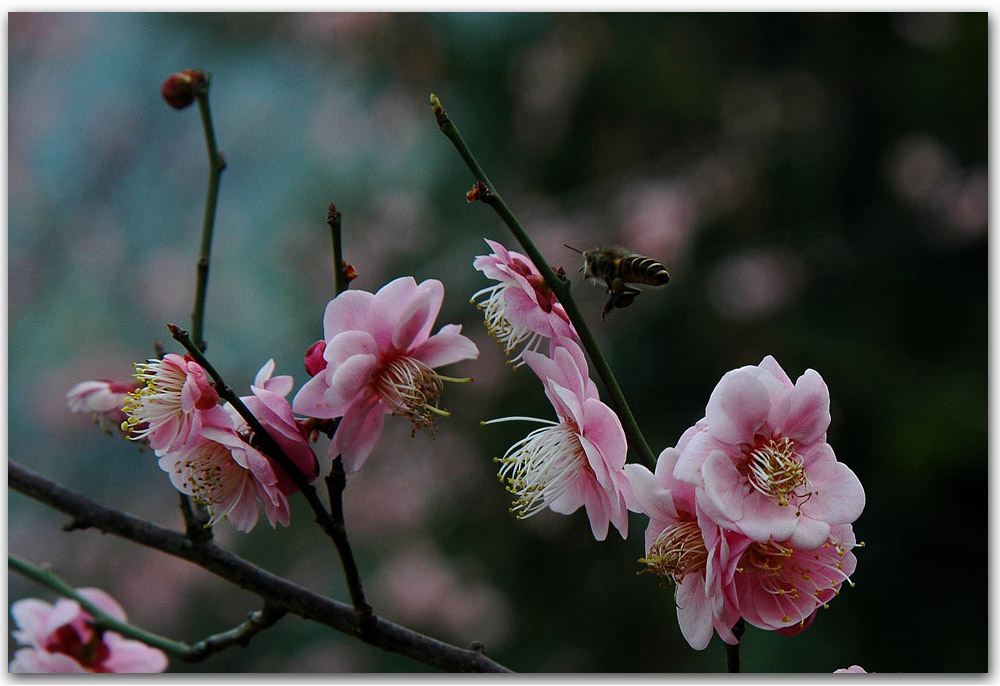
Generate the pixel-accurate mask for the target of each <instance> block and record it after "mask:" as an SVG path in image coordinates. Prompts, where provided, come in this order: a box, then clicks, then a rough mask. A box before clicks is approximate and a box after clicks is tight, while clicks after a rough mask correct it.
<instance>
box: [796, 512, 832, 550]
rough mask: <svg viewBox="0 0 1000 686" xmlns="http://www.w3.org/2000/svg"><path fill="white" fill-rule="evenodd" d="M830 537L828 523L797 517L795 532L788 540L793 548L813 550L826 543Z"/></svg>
mask: <svg viewBox="0 0 1000 686" xmlns="http://www.w3.org/2000/svg"><path fill="white" fill-rule="evenodd" d="M829 537H830V525H829V524H827V523H826V522H821V521H819V520H818V519H810V518H809V517H799V518H798V519H797V520H796V526H795V532H794V533H792V535H791V538H789V539H788V542H789V543H790V544H791V545H792V547H793V548H801V549H802V550H813V549H815V548H818V547H820V546H821V545H823V544H824V543H826V539H828V538H829Z"/></svg>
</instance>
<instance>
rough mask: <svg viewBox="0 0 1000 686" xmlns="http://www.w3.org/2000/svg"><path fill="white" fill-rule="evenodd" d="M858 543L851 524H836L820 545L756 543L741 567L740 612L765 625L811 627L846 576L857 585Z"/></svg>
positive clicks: (738, 571)
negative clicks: (811, 546) (807, 547)
mask: <svg viewBox="0 0 1000 686" xmlns="http://www.w3.org/2000/svg"><path fill="white" fill-rule="evenodd" d="M856 545H857V542H856V540H855V538H854V530H853V529H852V528H851V525H850V524H841V525H838V526H834V527H831V529H830V536H829V538H828V539H827V540H826V542H824V543H823V544H822V545H820V546H819V547H817V548H814V549H806V548H803V547H800V546H796V545H794V544H793V543H791V542H789V541H781V542H777V541H769V542H767V543H758V542H756V541H755V542H753V543H751V544H750V545H749V546H748V547H747V548H746V550H745V551H744V552H743V554H742V556H741V557H740V560H739V563H738V564H737V567H736V576H735V583H736V594H737V597H738V599H739V608H740V614H741V615H742V616H743V618H744V619H746V621H748V622H749V623H750V624H753V625H754V626H756V627H759V628H761V629H779V630H780V629H789V628H792V627H799V628H801V629H805V628H806V627H807V626H808V625H809V623H811V621H812V619H813V617H814V615H815V613H816V611H817V610H818V609H819V608H821V607H826V603H827V602H829V601H830V600H831V599H832V598H833V597H834V596H836V595H837V594H838V593H839V592H840V587H841V585H842V584H843V583H844V582H845V581H846V582H847V583H848V584H850V585H853V583H852V582H851V580H850V576H851V574H852V573H853V572H854V568H855V567H856V566H857V558H856V557H855V556H854V553H852V552H851V550H852V549H853V548H854V547H856ZM783 633H797V632H795V631H794V630H793V631H791V632H789V631H785V632H783Z"/></svg>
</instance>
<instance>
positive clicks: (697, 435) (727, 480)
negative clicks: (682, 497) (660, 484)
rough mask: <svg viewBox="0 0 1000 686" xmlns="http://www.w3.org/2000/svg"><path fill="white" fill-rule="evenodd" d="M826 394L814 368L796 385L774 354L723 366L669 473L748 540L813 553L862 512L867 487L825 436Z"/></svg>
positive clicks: (708, 508) (827, 410) (827, 411)
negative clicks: (752, 363) (833, 530)
mask: <svg viewBox="0 0 1000 686" xmlns="http://www.w3.org/2000/svg"><path fill="white" fill-rule="evenodd" d="M829 424H830V395H829V391H828V390H827V387H826V384H825V383H824V382H823V379H822V377H820V375H819V374H818V373H816V372H815V371H813V370H812V369H809V370H806V372H805V373H804V374H803V375H802V376H800V377H799V379H798V380H797V381H796V382H795V384H794V385H793V384H792V382H791V380H790V379H789V378H788V376H787V375H786V374H785V372H784V370H782V368H781V367H780V366H779V365H778V363H777V361H775V359H774V358H773V357H771V356H770V355H769V356H767V357H765V358H764V359H763V361H762V362H761V363H760V364H759V365H757V366H746V367H741V368H740V369H736V370H733V371H730V372H727V373H726V374H725V375H724V376H723V377H722V379H721V380H720V381H719V384H718V385H717V386H716V387H715V390H714V391H712V395H711V397H710V398H709V401H708V405H707V407H706V408H705V417H704V418H703V419H701V420H699V421H698V422H697V423H696V424H695V426H694V427H692V428H691V429H689V431H688V433H687V434H686V440H684V441H683V442H684V446H683V447H682V446H681V445H680V444H678V448H679V449H680V451H681V456H680V458H679V459H678V460H677V465H676V467H675V469H674V477H675V478H677V479H679V480H681V481H686V482H687V483H690V484H692V485H694V486H696V487H697V488H698V489H700V490H703V491H704V493H705V494H706V496H707V497H706V498H705V500H704V503H702V504H703V505H704V507H705V509H706V512H707V514H708V515H709V516H711V517H712V518H713V519H714V520H715V521H716V522H718V523H720V524H724V525H728V526H730V527H734V528H736V529H738V530H739V531H741V532H742V533H744V534H746V535H747V536H749V537H750V538H752V539H753V540H754V541H757V542H759V543H762V544H767V542H768V541H769V540H772V539H773V540H775V541H785V542H788V544H789V545H790V546H792V547H793V548H795V549H801V550H812V549H814V548H817V547H819V546H821V545H823V544H824V543H825V542H826V541H827V539H828V538H829V537H830V535H831V534H830V532H831V527H834V526H837V525H841V524H850V523H851V522H853V521H854V520H855V519H857V517H858V516H859V515H860V514H861V511H862V510H863V509H864V504H865V493H864V489H863V488H862V486H861V482H860V481H858V478H857V476H855V475H854V472H852V471H851V470H850V469H849V468H848V467H847V466H846V465H844V464H843V463H841V462H838V461H837V458H836V457H835V455H834V452H833V449H832V448H831V447H830V445H829V444H828V443H827V442H826V430H827V427H828V426H829Z"/></svg>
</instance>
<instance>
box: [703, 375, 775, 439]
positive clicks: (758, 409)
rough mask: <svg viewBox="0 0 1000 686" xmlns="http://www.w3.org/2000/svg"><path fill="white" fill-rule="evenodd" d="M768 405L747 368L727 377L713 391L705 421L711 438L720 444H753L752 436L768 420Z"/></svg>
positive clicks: (768, 401) (761, 384) (763, 391)
mask: <svg viewBox="0 0 1000 686" xmlns="http://www.w3.org/2000/svg"><path fill="white" fill-rule="evenodd" d="M770 409H771V403H770V399H769V395H768V392H767V388H766V387H765V386H764V384H763V383H761V381H760V380H759V379H757V377H756V375H755V374H754V373H753V372H751V371H750V368H748V367H743V368H741V369H736V370H733V371H730V372H726V374H725V375H724V376H723V377H722V380H721V381H719V384H718V385H717V386H716V387H715V390H713V391H712V395H711V397H710V398H709V399H708V406H707V407H706V408H705V420H706V421H707V423H708V426H709V430H710V431H711V433H712V437H713V438H715V439H716V440H718V441H721V442H723V443H728V444H730V445H739V444H740V443H752V442H753V438H754V434H756V433H757V431H758V430H759V429H760V428H761V427H762V426H763V425H764V422H765V421H766V420H767V417H768V412H769V411H770Z"/></svg>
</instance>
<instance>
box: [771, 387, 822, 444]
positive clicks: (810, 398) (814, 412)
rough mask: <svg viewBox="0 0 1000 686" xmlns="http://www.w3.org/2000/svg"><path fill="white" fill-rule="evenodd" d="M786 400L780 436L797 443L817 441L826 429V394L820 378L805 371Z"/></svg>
mask: <svg viewBox="0 0 1000 686" xmlns="http://www.w3.org/2000/svg"><path fill="white" fill-rule="evenodd" d="M790 399H791V407H790V408H789V410H788V416H787V417H786V418H785V421H784V423H783V424H782V426H781V434H782V435H783V436H787V437H788V438H791V439H793V440H795V441H797V442H799V443H813V442H815V441H817V440H819V439H821V438H822V437H823V435H824V434H825V433H826V430H827V428H828V427H829V426H830V391H829V389H828V388H827V387H826V382H824V381H823V377H821V376H820V375H819V374H818V373H817V372H815V371H814V370H812V369H807V370H806V372H805V374H803V375H802V376H800V377H799V379H798V381H796V382H795V388H794V389H793V390H792V392H791V394H790Z"/></svg>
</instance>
